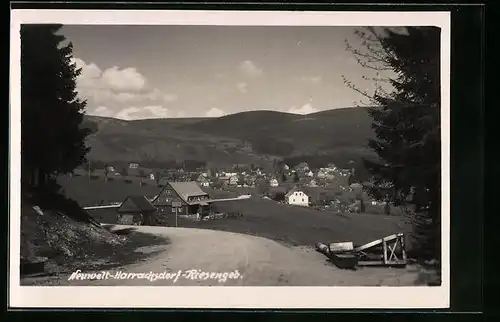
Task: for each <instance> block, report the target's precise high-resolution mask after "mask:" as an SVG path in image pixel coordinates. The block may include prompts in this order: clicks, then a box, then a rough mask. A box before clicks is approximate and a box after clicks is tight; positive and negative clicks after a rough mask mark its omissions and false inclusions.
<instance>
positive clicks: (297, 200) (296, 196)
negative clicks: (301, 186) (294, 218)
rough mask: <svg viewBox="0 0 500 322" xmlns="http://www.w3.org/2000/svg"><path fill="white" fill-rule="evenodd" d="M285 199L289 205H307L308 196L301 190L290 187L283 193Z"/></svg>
mask: <svg viewBox="0 0 500 322" xmlns="http://www.w3.org/2000/svg"><path fill="white" fill-rule="evenodd" d="M285 201H286V203H287V204H289V205H294V206H304V207H307V206H309V196H307V195H306V194H305V193H304V192H303V191H301V190H298V189H292V190H290V191H289V192H288V193H287V194H286V195H285Z"/></svg>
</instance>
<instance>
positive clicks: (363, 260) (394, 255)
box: [354, 233, 407, 267]
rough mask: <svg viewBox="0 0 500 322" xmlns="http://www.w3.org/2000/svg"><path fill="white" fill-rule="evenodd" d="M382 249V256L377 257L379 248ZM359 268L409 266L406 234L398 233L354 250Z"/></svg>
mask: <svg viewBox="0 0 500 322" xmlns="http://www.w3.org/2000/svg"><path fill="white" fill-rule="evenodd" d="M380 247H381V248H382V249H381V250H382V255H380V256H377V255H375V254H376V253H377V252H375V251H374V250H376V249H377V248H380ZM354 252H355V253H356V254H357V256H358V258H359V261H358V265H359V266H397V267H404V266H406V264H407V259H406V248H405V240H404V234H403V233H398V234H394V235H390V236H387V237H384V238H382V239H379V240H375V241H372V242H370V243H368V244H365V245H362V246H359V247H356V248H354Z"/></svg>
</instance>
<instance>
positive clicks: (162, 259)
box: [60, 226, 418, 286]
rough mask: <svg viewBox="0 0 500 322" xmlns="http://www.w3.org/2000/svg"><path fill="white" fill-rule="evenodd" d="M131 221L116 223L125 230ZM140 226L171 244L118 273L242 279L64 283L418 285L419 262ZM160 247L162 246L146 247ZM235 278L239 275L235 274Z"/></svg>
mask: <svg viewBox="0 0 500 322" xmlns="http://www.w3.org/2000/svg"><path fill="white" fill-rule="evenodd" d="M125 227H127V226H115V228H114V229H122V228H125ZM134 227H135V228H137V230H138V231H140V232H143V233H150V234H156V235H163V236H168V238H170V240H171V244H170V245H167V246H161V247H162V248H163V251H162V252H161V253H160V255H157V256H155V257H152V258H149V259H148V260H146V261H145V262H140V263H136V264H133V265H128V266H125V267H122V268H117V269H115V270H113V272H116V271H121V272H126V273H148V272H155V273H161V272H169V273H170V274H171V275H172V276H173V275H174V274H176V273H177V272H178V271H179V270H180V271H182V273H184V274H185V273H186V272H187V271H188V270H193V269H194V270H201V271H203V272H215V273H219V272H220V273H223V272H234V271H236V270H237V271H238V272H239V274H240V277H239V278H236V279H227V280H226V281H225V282H219V281H217V280H215V279H206V280H200V279H194V280H193V279H189V278H188V277H189V276H186V275H184V277H182V276H183V275H182V273H181V275H180V276H179V278H178V279H177V281H176V282H175V283H174V282H173V278H172V279H163V280H162V279H160V280H156V281H154V282H151V281H147V280H141V279H135V280H116V279H106V280H92V281H88V280H87V281H67V277H63V278H61V279H60V281H61V282H62V283H61V284H63V285H72V286H73V285H75V286H76V285H136V286H138V285H142V286H146V285H165V286H166V285H180V286H187V285H198V286H220V285H232V286H240V285H245V286H280V285H283V286H376V285H388V286H392V285H402V286H411V285H414V284H415V281H416V279H417V277H418V270H417V269H416V268H415V267H408V268H406V269H395V268H361V269H358V270H357V271H348V270H341V269H338V268H336V267H335V266H333V265H332V264H330V263H328V262H326V258H325V256H324V255H322V254H320V253H318V252H316V251H315V250H314V249H312V248H309V247H287V246H284V245H281V244H279V243H277V242H274V241H272V240H269V239H265V238H260V237H254V236H250V235H243V234H236V233H228V232H222V231H214V230H203V229H189V228H171V227H150V226H138V227H137V226H134ZM155 250H158V246H155V247H146V248H143V249H141V250H140V251H144V252H148V251H155ZM233 277H234V276H233Z"/></svg>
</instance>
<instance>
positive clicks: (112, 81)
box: [102, 66, 146, 92]
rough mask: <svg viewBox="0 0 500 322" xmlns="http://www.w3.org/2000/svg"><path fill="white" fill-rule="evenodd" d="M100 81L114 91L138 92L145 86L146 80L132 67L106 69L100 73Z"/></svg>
mask: <svg viewBox="0 0 500 322" xmlns="http://www.w3.org/2000/svg"><path fill="white" fill-rule="evenodd" d="M102 80H103V81H104V83H105V84H107V85H108V86H109V87H110V88H111V89H112V90H115V91H130V92H139V91H141V90H143V89H144V87H145V86H146V78H145V77H144V76H143V75H141V73H139V72H138V71H137V70H136V69H135V68H133V67H128V68H124V69H119V68H118V67H116V66H114V67H112V68H108V69H106V70H105V71H104V72H103V73H102Z"/></svg>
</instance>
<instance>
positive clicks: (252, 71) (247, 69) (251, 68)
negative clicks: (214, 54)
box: [239, 60, 263, 77]
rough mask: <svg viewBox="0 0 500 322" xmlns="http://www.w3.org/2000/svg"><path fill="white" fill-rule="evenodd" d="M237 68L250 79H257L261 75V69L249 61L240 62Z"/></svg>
mask: <svg viewBox="0 0 500 322" xmlns="http://www.w3.org/2000/svg"><path fill="white" fill-rule="evenodd" d="M239 68H240V71H241V72H243V73H244V74H245V75H247V76H250V77H257V76H260V75H262V74H263V71H262V69H260V68H259V67H257V65H255V63H254V62H252V61H251V60H245V61H243V62H241V63H240V66H239Z"/></svg>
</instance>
